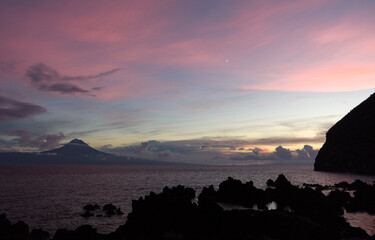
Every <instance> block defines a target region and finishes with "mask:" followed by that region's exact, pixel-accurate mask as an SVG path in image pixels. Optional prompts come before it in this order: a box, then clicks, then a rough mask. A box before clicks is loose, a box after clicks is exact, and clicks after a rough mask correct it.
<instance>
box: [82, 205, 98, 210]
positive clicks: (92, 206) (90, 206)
mask: <svg viewBox="0 0 375 240" xmlns="http://www.w3.org/2000/svg"><path fill="white" fill-rule="evenodd" d="M83 209H84V210H86V211H94V210H97V209H100V207H99V205H98V204H87V205H85V206H84V207H83Z"/></svg>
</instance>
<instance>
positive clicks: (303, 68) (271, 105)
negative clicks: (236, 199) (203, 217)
mask: <svg viewBox="0 0 375 240" xmlns="http://www.w3.org/2000/svg"><path fill="white" fill-rule="evenodd" d="M374 11H375V2H374V1H372V0H367V1H366V0H364V1H345V0H343V1H328V0H319V1H231V2H229V1H93V0H90V1H88V0H87V1H86V0H82V1H39V0H33V1H8V0H5V1H1V2H0V32H1V37H0V52H1V55H0V99H1V100H0V112H1V115H2V116H1V117H0V150H1V151H40V150H45V149H47V148H51V147H56V146H59V145H60V144H62V143H66V142H68V141H70V140H71V139H73V138H80V139H84V140H85V141H86V142H88V143H90V145H91V146H93V147H96V148H99V149H102V150H103V151H104V150H106V151H108V152H113V153H119V154H128V153H129V152H126V151H125V150H124V149H127V148H130V147H132V146H139V145H140V144H141V142H148V141H150V140H156V141H158V142H160V143H155V144H154V143H153V142H150V146H154V149H158V150H154V151H153V152H149V153H142V154H144V156H145V157H149V158H163V159H170V160H172V161H173V159H177V160H176V161H186V160H187V159H190V158H191V156H195V157H196V158H197V159H198V158H199V157H201V158H202V159H206V160H204V162H205V163H220V164H230V163H231V162H233V161H235V160H233V159H234V158H233V157H235V158H238V159H240V157H242V156H243V155H245V154H246V153H252V152H253V151H254V149H260V150H262V151H263V152H268V153H273V152H274V151H275V149H276V147H278V146H282V147H284V148H287V149H290V150H291V151H294V150H297V149H302V148H303V147H304V145H310V146H312V147H313V148H314V149H318V148H320V147H321V145H322V143H323V142H324V139H325V132H326V131H327V130H328V129H329V128H330V126H332V124H334V123H335V122H336V121H338V120H339V119H340V118H342V117H343V116H344V115H345V114H346V113H347V112H348V111H350V110H351V109H352V108H354V107H355V106H356V105H357V104H359V103H360V102H361V101H363V100H364V99H366V98H367V97H368V96H369V95H370V94H371V93H373V92H374V89H375V85H374V83H375V28H374V23H375V15H374ZM161 143H163V144H164V145H163V147H162V146H161V145H160V144H161ZM153 144H154V145H153ZM231 147H232V148H231ZM119 149H120V150H121V151H120V150H119ZM238 154H239V155H238ZM292 154H296V153H292ZM133 155H137V154H136V153H134V154H133ZM237 155H238V156H237ZM231 158H232V160H231ZM202 161H203V160H202ZM239 161H240V160H239ZM197 162H199V161H198V160H197Z"/></svg>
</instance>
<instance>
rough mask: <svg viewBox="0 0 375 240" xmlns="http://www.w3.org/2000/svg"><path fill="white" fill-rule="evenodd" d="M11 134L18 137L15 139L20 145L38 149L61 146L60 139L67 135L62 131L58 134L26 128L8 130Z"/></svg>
mask: <svg viewBox="0 0 375 240" xmlns="http://www.w3.org/2000/svg"><path fill="white" fill-rule="evenodd" d="M6 133H7V134H8V135H9V136H15V137H17V138H16V139H14V140H15V141H16V142H17V143H18V146H20V147H26V148H35V149H38V150H44V149H51V148H54V147H58V146H60V141H61V140H63V139H64V138H65V135H64V134H63V133H62V132H60V133H56V134H39V133H33V132H30V131H26V130H15V131H7V132H6Z"/></svg>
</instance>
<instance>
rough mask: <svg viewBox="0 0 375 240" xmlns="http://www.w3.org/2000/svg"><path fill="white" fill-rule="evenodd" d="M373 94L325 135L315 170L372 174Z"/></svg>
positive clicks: (374, 156)
mask: <svg viewBox="0 0 375 240" xmlns="http://www.w3.org/2000/svg"><path fill="white" fill-rule="evenodd" d="M374 149H375V94H372V95H371V96H370V97H369V98H367V99H366V100H365V101H363V102H362V103H361V104H359V105H358V106H357V107H355V108H354V109H353V110H352V111H350V112H349V113H348V114H347V115H346V116H345V117H343V118H342V119H341V120H340V121H338V122H337V123H336V124H335V125H334V126H333V127H331V129H329V130H328V132H327V134H326V142H325V143H324V145H323V147H322V148H321V149H320V151H319V153H318V155H317V157H316V159H315V164H314V169H315V170H316V171H330V172H352V173H359V174H370V175H374V174H375V151H374Z"/></svg>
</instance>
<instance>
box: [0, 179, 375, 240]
mask: <svg viewBox="0 0 375 240" xmlns="http://www.w3.org/2000/svg"><path fill="white" fill-rule="evenodd" d="M267 185H268V187H267V188H266V189H265V190H262V189H258V188H256V187H255V186H254V185H253V182H251V181H250V182H246V183H242V182H241V181H240V180H236V179H233V178H230V177H229V178H228V179H227V180H226V181H224V182H222V183H221V184H220V185H219V188H218V190H215V189H214V187H213V186H209V187H205V188H203V190H202V192H201V193H200V194H199V196H198V198H196V192H195V190H194V189H192V188H187V187H184V186H180V185H179V186H177V187H172V188H168V187H165V188H164V189H163V191H162V192H161V193H159V194H155V193H153V192H151V193H150V194H149V195H148V196H145V197H144V198H143V197H141V198H139V199H138V200H133V202H132V212H131V213H130V214H129V215H128V218H127V221H126V223H125V224H124V225H121V226H119V227H118V229H117V230H116V231H115V232H112V233H109V234H100V233H98V232H97V230H96V229H95V228H93V227H92V226H90V225H83V226H81V227H78V228H77V229H76V230H67V229H58V230H57V231H56V233H55V234H54V235H53V239H54V240H68V239H69V240H78V239H80V240H81V239H87V240H98V239H103V240H120V239H125V240H127V239H129V240H136V239H146V240H148V239H150V240H151V239H234V240H236V239H238V240H240V239H288V240H289V239H311V240H312V239H319V240H321V239H327V240H328V239H329V240H335V239H374V237H375V236H372V237H370V236H369V235H368V234H367V233H366V232H365V231H364V230H363V229H361V228H355V227H351V226H350V225H349V224H348V223H347V222H346V221H345V219H344V217H343V214H344V209H346V210H347V211H370V212H373V211H374V207H373V204H372V203H373V202H374V201H375V185H369V184H367V183H364V182H361V181H359V180H357V181H355V182H354V183H351V184H349V183H346V182H341V183H339V184H336V185H334V186H320V185H318V184H314V185H311V186H310V185H308V184H305V185H304V186H303V187H298V186H294V185H292V184H291V183H290V182H289V181H288V180H287V179H286V178H285V176H284V175H279V177H278V178H277V179H276V180H268V181H267ZM322 189H330V190H332V191H331V192H330V194H328V195H325V194H323V193H322V191H321V190H322ZM346 190H354V191H356V192H355V194H354V195H355V197H351V196H350V194H349V193H347V192H346ZM99 209H100V207H99V206H98V205H86V206H85V207H84V210H86V211H95V210H99ZM115 209H116V207H115V206H113V205H112V204H107V205H105V206H104V207H103V211H114V210H115ZM0 239H14V240H17V239H19V240H21V239H22V240H26V239H28V240H29V239H31V240H47V239H49V234H48V233H47V232H45V231H43V230H41V229H33V230H32V231H31V232H30V231H29V228H28V226H27V225H26V224H25V223H23V222H18V223H16V224H11V223H10V221H9V220H8V219H7V218H6V216H5V214H2V215H1V216H0Z"/></svg>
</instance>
